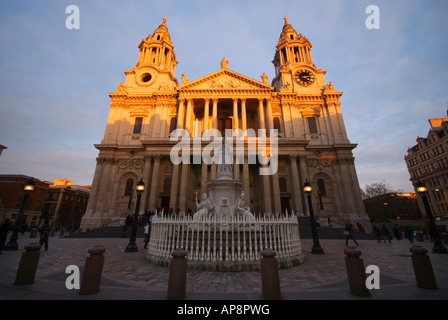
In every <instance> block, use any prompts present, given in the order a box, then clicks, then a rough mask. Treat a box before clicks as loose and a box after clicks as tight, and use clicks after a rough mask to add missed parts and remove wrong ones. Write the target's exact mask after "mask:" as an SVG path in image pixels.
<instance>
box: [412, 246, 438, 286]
mask: <svg viewBox="0 0 448 320" xmlns="http://www.w3.org/2000/svg"><path fill="white" fill-rule="evenodd" d="M409 251H411V252H412V266H413V267H414V274H415V280H417V287H419V288H423V289H437V282H436V277H435V276H434V271H433V269H432V264H431V260H430V259H429V256H428V254H427V253H428V250H427V249H425V248H423V247H421V246H412V247H411V248H410V249H409Z"/></svg>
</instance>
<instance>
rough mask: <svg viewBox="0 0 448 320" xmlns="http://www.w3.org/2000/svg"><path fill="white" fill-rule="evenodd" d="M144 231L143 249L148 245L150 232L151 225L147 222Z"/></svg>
mask: <svg viewBox="0 0 448 320" xmlns="http://www.w3.org/2000/svg"><path fill="white" fill-rule="evenodd" d="M144 230H145V231H144V232H145V240H144V242H145V246H144V248H145V249H146V246H147V245H148V242H149V236H150V232H151V224H150V223H149V222H147V223H146V225H145V229H144Z"/></svg>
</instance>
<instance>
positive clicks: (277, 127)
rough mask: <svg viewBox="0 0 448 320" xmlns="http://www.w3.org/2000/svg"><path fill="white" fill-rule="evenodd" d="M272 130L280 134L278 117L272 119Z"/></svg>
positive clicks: (280, 128)
mask: <svg viewBox="0 0 448 320" xmlns="http://www.w3.org/2000/svg"><path fill="white" fill-rule="evenodd" d="M274 129H275V130H277V132H278V133H280V132H282V127H281V125H280V118H279V117H274Z"/></svg>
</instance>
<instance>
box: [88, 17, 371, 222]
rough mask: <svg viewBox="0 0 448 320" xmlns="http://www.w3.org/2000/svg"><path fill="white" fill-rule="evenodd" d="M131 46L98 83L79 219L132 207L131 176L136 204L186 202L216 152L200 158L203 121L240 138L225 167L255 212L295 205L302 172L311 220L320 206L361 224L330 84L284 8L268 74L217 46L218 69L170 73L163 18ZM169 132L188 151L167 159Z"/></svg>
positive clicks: (212, 171) (188, 207)
mask: <svg viewBox="0 0 448 320" xmlns="http://www.w3.org/2000/svg"><path fill="white" fill-rule="evenodd" d="M138 47H139V49H140V55H139V59H138V63H137V64H136V65H135V66H134V68H133V69H132V70H128V71H125V74H126V79H125V82H124V83H123V82H121V83H120V84H119V85H118V88H117V90H115V91H114V92H112V93H110V94H109V96H110V98H111V107H110V113H109V118H108V122H107V126H106V131H105V134H104V138H103V140H102V141H101V143H100V144H97V145H95V147H96V148H97V149H98V150H99V155H98V158H97V165H96V170H95V175H94V178H93V183H92V191H91V194H90V199H89V203H88V208H87V212H86V214H85V215H84V217H83V221H82V224H81V229H83V230H86V229H87V228H95V227H99V226H105V225H119V224H121V223H123V221H124V218H125V216H126V215H128V214H129V213H130V212H133V210H134V206H135V202H136V196H135V192H134V195H132V191H133V190H134V189H135V186H136V184H137V183H138V182H139V181H140V180H142V181H143V182H144V183H145V187H146V188H145V192H144V193H143V195H142V198H141V203H140V212H142V213H143V212H147V211H155V210H156V209H158V208H164V210H165V212H167V211H168V210H169V211H170V212H174V213H178V214H179V215H184V214H187V213H189V212H195V209H196V198H200V195H202V194H203V193H207V182H209V181H211V180H215V179H216V175H217V172H216V170H217V165H216V163H215V162H213V161H212V163H210V162H206V161H205V160H202V158H201V155H204V154H206V153H207V152H206V148H208V146H209V145H208V143H209V142H204V141H206V139H204V132H209V131H210V130H209V129H215V130H217V131H218V132H219V133H221V134H222V136H223V137H224V136H225V135H226V134H225V132H228V131H229V129H230V132H231V135H230V141H234V142H235V141H236V140H238V141H239V142H240V143H233V144H232V148H233V151H234V152H233V156H234V159H233V160H234V161H233V171H232V174H233V179H235V180H239V181H241V183H242V191H244V194H245V197H246V203H247V204H248V205H249V206H250V209H251V211H252V212H253V213H254V214H255V215H260V214H261V215H264V214H268V215H271V214H281V213H283V214H284V213H285V212H288V213H294V214H296V215H299V216H307V215H308V214H309V208H308V203H307V198H306V195H305V194H304V192H303V185H304V183H305V182H306V181H308V182H310V183H311V184H312V186H313V193H312V203H313V209H314V214H315V215H316V216H318V217H319V219H320V221H321V224H323V223H325V224H326V220H327V218H330V219H331V221H332V223H333V225H341V224H344V223H345V221H346V220H351V221H352V222H360V223H363V224H365V225H368V224H369V220H368V217H367V215H366V213H365V209H364V206H363V202H362V198H361V192H360V188H359V182H358V178H357V174H356V170H355V164H354V157H353V153H352V150H353V149H354V148H355V147H356V144H353V143H351V142H350V141H349V139H348V137H347V133H346V129H345V126H344V121H343V117H342V113H341V103H340V97H341V95H342V92H338V91H337V90H336V89H335V88H334V86H333V84H332V82H329V83H327V82H326V80H325V73H326V71H325V70H322V69H319V68H318V67H317V66H316V65H315V64H314V62H313V59H312V55H311V47H312V45H311V43H310V41H309V40H308V39H307V38H306V37H304V36H303V35H302V34H299V33H297V31H296V30H295V29H294V28H293V27H292V26H291V24H290V23H289V22H288V20H287V18H285V23H284V26H283V29H282V31H281V34H280V37H279V40H278V43H277V46H276V52H275V55H274V59H273V61H272V62H273V64H274V68H275V77H274V78H273V79H272V81H271V82H270V83H269V80H268V77H267V76H266V74H265V73H263V74H262V75H261V81H259V80H255V79H252V78H250V77H247V76H245V75H242V74H240V73H237V72H235V71H233V70H231V69H230V68H229V61H228V60H227V59H226V58H223V59H222V61H221V68H220V69H219V70H217V71H215V72H213V73H211V74H208V75H205V76H203V77H201V78H199V79H196V80H190V79H187V77H186V75H185V73H184V74H183V75H182V78H181V81H180V83H179V81H178V79H177V78H176V77H175V71H176V65H177V63H178V60H177V58H176V54H175V51H174V45H173V43H172V41H171V37H170V33H169V32H168V28H167V24H166V19H165V18H164V19H163V22H162V24H161V25H160V26H159V27H158V28H157V29H156V30H155V31H154V33H153V35H152V36H151V35H149V36H148V37H147V38H145V39H143V40H142V41H141V43H140V45H139V46H138ZM217 64H218V63H217ZM226 129H227V131H226ZM237 129H239V130H237ZM207 130H208V131H207ZM176 132H177V133H178V132H183V133H185V132H186V133H187V135H188V137H191V139H190V140H187V141H190V142H191V143H189V144H188V148H189V149H191V153H189V154H188V152H187V153H186V152H185V148H184V149H183V150H182V151H181V152H180V153H179V154H181V156H182V158H181V159H184V160H185V155H186V154H188V156H187V161H181V162H180V163H179V162H176V161H173V150H177V149H176V147H177V146H179V141H181V138H182V136H176V137H174V138H173V134H174V133H176ZM264 132H265V133H264ZM272 132H274V133H276V134H275V139H274V134H273V133H272ZM248 133H255V137H254V136H253V135H250V134H248ZM263 134H264V135H265V136H264V140H263V141H266V140H267V141H268V142H267V144H266V148H265V149H264V150H265V153H264V157H265V158H266V156H270V159H271V163H270V164H271V165H272V164H273V157H274V156H275V161H276V166H275V168H274V170H271V172H270V173H269V174H260V169H262V168H263V167H266V166H269V163H268V164H266V162H265V161H263V160H262V159H263V157H260V156H252V155H251V153H250V150H259V149H257V148H258V146H259V145H260V143H261V141H262V139H263V137H262V135H263ZM195 138H196V139H195ZM271 138H272V139H271ZM232 139H233V140H232ZM195 141H202V143H199V144H195ZM273 141H275V154H274V152H273V148H272V142H273ZM270 142H271V144H270ZM184 147H185V146H184ZM252 147H253V148H252ZM237 149H238V150H237ZM175 153H176V155H178V153H177V151H176V152H175ZM207 154H210V155H211V156H214V153H213V151H212V152H208V153H207ZM198 156H199V158H198ZM174 158H176V157H174ZM237 158H238V159H237ZM198 159H199V161H198ZM188 160H190V161H188Z"/></svg>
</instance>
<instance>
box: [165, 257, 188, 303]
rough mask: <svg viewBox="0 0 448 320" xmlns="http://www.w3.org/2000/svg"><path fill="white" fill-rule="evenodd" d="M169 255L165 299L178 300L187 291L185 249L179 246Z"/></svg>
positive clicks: (183, 296)
mask: <svg viewBox="0 0 448 320" xmlns="http://www.w3.org/2000/svg"><path fill="white" fill-rule="evenodd" d="M171 255H172V256H173V258H172V259H171V262H170V274H169V279H168V294H167V299H169V300H180V299H184V298H185V296H186V292H187V258H186V256H187V251H185V250H184V249H181V248H179V249H176V250H174V251H173V252H172V253H171Z"/></svg>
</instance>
